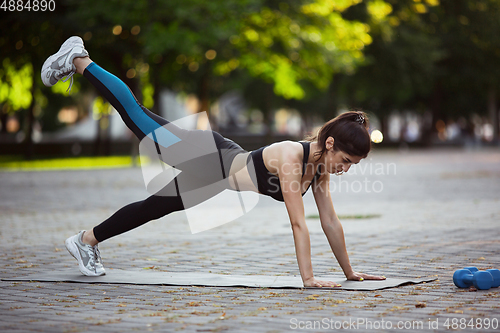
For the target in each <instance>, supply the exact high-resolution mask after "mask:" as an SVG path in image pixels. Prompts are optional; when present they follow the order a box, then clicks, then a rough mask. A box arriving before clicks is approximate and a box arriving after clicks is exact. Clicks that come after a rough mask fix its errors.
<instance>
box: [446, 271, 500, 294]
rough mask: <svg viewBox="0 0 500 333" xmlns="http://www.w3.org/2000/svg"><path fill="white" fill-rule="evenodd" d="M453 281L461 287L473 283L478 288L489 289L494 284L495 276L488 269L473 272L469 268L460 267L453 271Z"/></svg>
mask: <svg viewBox="0 0 500 333" xmlns="http://www.w3.org/2000/svg"><path fill="white" fill-rule="evenodd" d="M453 283H455V285H456V286H457V287H459V288H468V287H470V286H472V285H474V287H476V289H481V290H487V289H490V288H491V286H492V285H493V284H494V280H493V276H492V275H491V273H490V272H487V271H478V272H474V273H473V272H471V271H470V270H468V269H459V270H457V271H455V273H453Z"/></svg>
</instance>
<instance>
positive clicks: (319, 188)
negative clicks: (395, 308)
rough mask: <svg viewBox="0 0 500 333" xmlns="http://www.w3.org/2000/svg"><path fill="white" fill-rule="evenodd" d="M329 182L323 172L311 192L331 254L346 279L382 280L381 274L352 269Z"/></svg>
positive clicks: (328, 176)
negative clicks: (359, 271)
mask: <svg viewBox="0 0 500 333" xmlns="http://www.w3.org/2000/svg"><path fill="white" fill-rule="evenodd" d="M329 184H330V175H329V174H328V173H326V174H323V175H322V176H321V178H320V179H318V180H317V184H315V186H313V194H314V199H315V200H316V205H317V206H318V211H319V218H320V221H321V227H322V228H323V232H324V233H325V235H326V238H327V239H328V243H329V244H330V247H331V249H332V251H333V254H334V255H335V258H337V261H338V263H339V265H340V267H341V268H342V270H343V271H344V274H345V276H346V278H347V279H348V280H357V281H362V280H364V279H367V280H384V279H385V277H383V276H375V275H369V274H363V273H356V272H354V271H353V269H352V267H351V263H350V261H349V255H348V254H347V249H346V245H345V237H344V229H343V228H342V224H341V223H340V220H339V218H338V217H337V214H336V213H335V209H334V208H333V203H332V198H331V195H330V186H329Z"/></svg>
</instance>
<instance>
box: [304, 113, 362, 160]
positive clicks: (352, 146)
mask: <svg viewBox="0 0 500 333" xmlns="http://www.w3.org/2000/svg"><path fill="white" fill-rule="evenodd" d="M368 127H369V125H368V117H367V116H366V114H365V113H364V112H361V111H348V112H345V113H342V114H340V115H338V116H337V117H335V118H333V119H331V120H330V121H328V122H326V123H325V124H324V125H323V126H322V127H321V128H320V130H319V131H318V133H317V134H316V135H315V136H313V137H310V138H308V140H309V141H317V142H318V144H319V146H320V147H321V151H319V152H316V153H315V154H314V155H315V156H317V155H319V157H318V159H320V158H321V156H323V154H324V153H326V150H327V149H326V139H328V137H330V136H331V137H332V138H333V139H334V140H335V141H334V143H333V149H334V150H335V151H339V150H341V151H343V152H344V153H346V154H349V155H351V156H361V157H363V158H365V157H366V156H368V153H369V152H370V149H371V140H370V134H369V133H368Z"/></svg>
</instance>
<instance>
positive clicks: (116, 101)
mask: <svg viewBox="0 0 500 333" xmlns="http://www.w3.org/2000/svg"><path fill="white" fill-rule="evenodd" d="M83 75H84V76H85V77H86V78H87V79H88V80H89V81H90V82H91V83H92V84H93V85H94V86H95V87H96V88H97V89H98V90H99V92H100V93H101V94H102V95H103V96H104V97H105V98H106V99H107V100H108V101H109V102H110V103H111V104H112V105H113V107H114V108H115V109H116V110H117V111H118V113H119V114H120V116H121V118H122V119H123V121H124V122H125V124H126V125H127V127H128V128H129V129H130V130H131V131H132V132H133V133H134V134H135V135H136V136H137V137H138V138H139V140H149V139H151V141H153V140H154V144H155V145H156V148H157V150H158V152H160V150H163V151H165V150H166V151H167V153H162V154H161V158H162V160H163V161H164V162H166V163H167V164H169V165H172V166H173V165H175V166H176V167H178V168H179V169H180V170H182V171H183V172H182V173H181V174H180V175H178V176H177V177H176V179H175V180H174V181H172V182H170V183H168V185H167V186H165V187H164V188H162V189H161V190H160V191H159V193H157V194H156V195H152V196H150V197H149V198H147V199H146V200H143V201H138V202H134V203H131V204H129V205H127V206H125V207H123V208H121V209H120V210H118V211H117V212H116V213H115V214H113V215H112V216H110V217H109V218H108V219H106V220H105V221H104V222H102V223H101V224H99V225H98V226H96V227H94V236H95V238H96V239H97V240H98V241H99V242H102V241H104V240H106V239H108V238H111V237H113V236H116V235H119V234H122V233H124V232H127V231H129V230H132V229H134V228H137V227H139V226H141V225H143V224H145V223H147V222H149V221H151V220H155V219H158V218H160V217H163V216H165V215H168V214H170V213H172V212H176V211H181V210H184V209H186V208H190V207H193V206H194V205H196V204H199V203H201V202H203V201H204V200H206V199H208V198H209V197H210V196H213V195H216V194H218V193H220V192H221V191H222V190H224V188H216V190H212V192H211V193H208V194H206V196H205V197H203V198H198V199H196V200H195V201H190V202H183V200H182V198H181V195H180V191H181V192H182V191H183V188H185V189H186V191H188V190H192V189H193V188H196V186H200V187H201V186H205V185H207V184H210V183H215V182H218V181H220V180H225V179H227V176H228V174H229V169H230V167H231V163H232V161H233V159H234V157H235V156H236V155H238V154H240V153H244V152H246V151H245V150H244V149H242V148H241V147H240V146H239V145H237V144H236V143H234V142H233V141H231V140H229V139H226V138H224V137H222V136H221V135H220V134H219V133H217V132H212V131H200V130H194V131H188V130H184V129H181V128H179V127H176V126H174V125H172V124H171V123H169V121H168V120H166V119H164V118H162V117H160V116H158V115H156V114H154V113H152V112H151V111H149V110H148V109H146V108H145V107H144V106H142V105H141V104H140V103H139V102H138V101H137V99H136V98H135V96H134V95H133V94H132V92H131V91H130V89H129V88H128V86H127V85H126V84H125V83H124V82H123V81H121V80H120V79H118V78H117V77H116V76H114V75H113V74H110V73H109V72H107V71H105V70H104V69H102V68H101V67H99V66H98V65H97V64H95V63H91V64H90V65H89V66H87V68H86V69H85V71H84V73H83ZM151 133H153V135H151ZM207 135H210V138H211V137H212V136H213V139H214V142H215V146H216V148H217V150H216V152H214V153H211V154H200V155H203V156H200V157H199V158H192V156H191V159H188V160H187V161H184V160H186V158H184V160H178V155H179V154H176V152H185V151H188V152H190V153H191V154H195V155H196V153H193V150H196V148H199V147H197V145H196V143H197V142H200V141H206V138H207ZM193 143H195V144H194V145H193ZM181 155H182V154H181ZM196 156H198V155H196ZM165 158H167V159H168V160H165ZM176 158H177V160H176Z"/></svg>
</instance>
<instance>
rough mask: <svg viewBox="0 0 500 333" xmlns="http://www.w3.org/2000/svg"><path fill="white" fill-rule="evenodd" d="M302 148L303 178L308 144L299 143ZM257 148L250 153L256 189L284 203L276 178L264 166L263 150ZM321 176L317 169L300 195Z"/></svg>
mask: <svg viewBox="0 0 500 333" xmlns="http://www.w3.org/2000/svg"><path fill="white" fill-rule="evenodd" d="M300 143H301V144H302V147H303V148H304V158H303V160H302V177H304V173H305V172H306V167H307V160H308V159H309V151H310V144H311V143H310V142H302V141H301V142H300ZM266 147H267V146H265V147H262V148H259V149H257V150H254V151H252V152H251V153H250V156H252V161H253V164H254V167H255V175H256V177H257V188H258V189H259V192H260V193H262V194H265V195H268V196H270V197H271V198H274V199H276V200H278V201H285V200H284V199H283V193H282V192H281V184H280V179H279V177H278V176H276V175H274V174H272V173H270V172H269V170H267V168H266V165H265V164H264V159H263V158H262V152H263V151H264V148H266ZM320 176H321V173H320V170H319V167H318V169H317V170H316V174H315V175H314V178H313V179H312V181H311V183H310V184H309V186H308V187H307V189H306V191H305V192H304V193H302V196H303V195H304V194H306V192H307V190H309V187H311V184H312V183H314V182H315V181H316V180H317V179H318V178H319V177H320Z"/></svg>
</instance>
